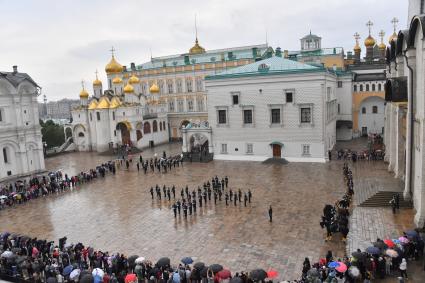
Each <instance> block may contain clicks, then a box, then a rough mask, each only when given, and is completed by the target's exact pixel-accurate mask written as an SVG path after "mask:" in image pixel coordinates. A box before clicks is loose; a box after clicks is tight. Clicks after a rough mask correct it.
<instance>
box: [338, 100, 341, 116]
mask: <svg viewBox="0 0 425 283" xmlns="http://www.w3.org/2000/svg"><path fill="white" fill-rule="evenodd" d="M340 112H341V105H340V104H339V103H338V114H339V113H340Z"/></svg>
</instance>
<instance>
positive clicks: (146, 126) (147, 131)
mask: <svg viewBox="0 0 425 283" xmlns="http://www.w3.org/2000/svg"><path fill="white" fill-rule="evenodd" d="M143 132H144V133H145V135H146V134H150V133H151V124H149V122H145V123H144V124H143Z"/></svg>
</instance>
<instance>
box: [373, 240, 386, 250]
mask: <svg viewBox="0 0 425 283" xmlns="http://www.w3.org/2000/svg"><path fill="white" fill-rule="evenodd" d="M373 246H374V247H377V248H378V249H380V250H385V249H388V246H387V244H385V243H384V242H381V241H379V242H375V243H373Z"/></svg>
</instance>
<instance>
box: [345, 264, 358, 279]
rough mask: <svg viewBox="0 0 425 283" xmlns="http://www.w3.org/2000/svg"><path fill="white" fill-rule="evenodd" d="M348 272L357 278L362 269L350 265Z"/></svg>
mask: <svg viewBox="0 0 425 283" xmlns="http://www.w3.org/2000/svg"><path fill="white" fill-rule="evenodd" d="M348 272H349V273H350V274H351V276H353V277H354V278H357V277H359V276H360V270H359V269H358V268H357V267H355V266H350V268H349V269H348Z"/></svg>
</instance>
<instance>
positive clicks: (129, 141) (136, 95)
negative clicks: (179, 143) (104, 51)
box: [71, 55, 169, 152]
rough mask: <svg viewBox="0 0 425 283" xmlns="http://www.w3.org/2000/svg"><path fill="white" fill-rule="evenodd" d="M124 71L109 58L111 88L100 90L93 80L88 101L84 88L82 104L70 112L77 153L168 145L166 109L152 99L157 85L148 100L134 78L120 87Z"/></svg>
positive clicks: (151, 89) (108, 68)
mask: <svg viewBox="0 0 425 283" xmlns="http://www.w3.org/2000/svg"><path fill="white" fill-rule="evenodd" d="M123 69H124V68H123V66H122V65H120V64H119V63H118V62H117V61H116V60H115V57H114V55H112V59H111V61H110V62H109V63H108V64H107V65H106V67H105V71H106V73H107V74H108V76H109V77H110V78H111V81H112V84H111V85H110V88H109V89H108V90H105V91H103V88H102V82H101V81H100V80H99V79H98V78H97V77H96V80H95V81H93V96H92V97H91V98H90V99H89V93H88V92H87V90H85V89H84V85H83V89H82V90H81V92H80V101H81V105H80V106H79V107H77V108H75V109H73V110H72V112H71V113H72V126H71V129H72V132H73V142H74V144H75V146H76V149H77V150H78V151H97V152H106V151H108V150H111V149H113V148H116V147H117V146H120V145H128V146H131V147H137V148H139V149H141V148H144V147H147V146H153V145H157V144H161V143H165V142H168V140H169V135H168V125H167V122H166V121H167V119H166V118H167V117H166V112H165V108H166V107H165V106H164V105H163V104H161V103H158V101H157V98H156V97H155V94H157V93H158V92H159V88H158V86H157V85H156V84H154V85H152V86H151V87H150V93H151V94H152V95H151V96H150V97H147V96H144V95H142V94H141V90H140V89H139V88H140V84H139V82H140V81H139V79H138V78H137V77H136V76H134V75H133V76H131V77H130V78H129V79H128V80H127V84H126V85H125V86H123V80H122V79H121V73H122V72H123ZM142 118H143V120H142Z"/></svg>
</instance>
